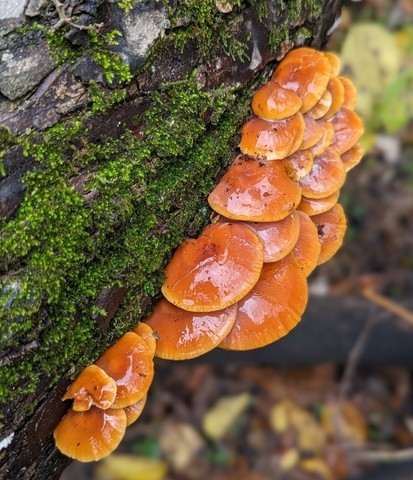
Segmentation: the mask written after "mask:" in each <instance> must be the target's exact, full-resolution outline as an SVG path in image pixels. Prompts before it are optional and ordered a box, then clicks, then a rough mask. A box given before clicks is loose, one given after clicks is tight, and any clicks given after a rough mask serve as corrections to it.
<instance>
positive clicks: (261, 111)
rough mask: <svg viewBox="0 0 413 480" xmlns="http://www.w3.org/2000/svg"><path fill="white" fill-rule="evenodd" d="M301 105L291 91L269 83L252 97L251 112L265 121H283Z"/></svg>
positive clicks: (274, 83) (271, 82)
mask: <svg viewBox="0 0 413 480" xmlns="http://www.w3.org/2000/svg"><path fill="white" fill-rule="evenodd" d="M301 105H302V101H301V100H300V98H299V97H298V96H297V95H296V94H295V93H294V92H292V91H291V90H286V89H285V88H283V87H281V85H278V83H276V82H273V81H271V80H270V81H269V82H267V83H266V84H265V85H263V86H262V87H261V88H260V89H259V90H258V92H257V93H256V94H255V95H254V96H253V98H252V102H251V108H252V111H253V112H254V113H255V115H257V116H258V117H261V118H265V119H266V120H283V119H284V118H287V117H291V115H294V114H295V113H297V112H298V111H299V110H300V108H301Z"/></svg>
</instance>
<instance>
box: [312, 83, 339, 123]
mask: <svg viewBox="0 0 413 480" xmlns="http://www.w3.org/2000/svg"><path fill="white" fill-rule="evenodd" d="M332 102H333V96H332V95H331V93H330V92H329V91H328V90H326V91H325V92H324V93H323V95H322V97H321V98H320V100H319V101H318V102H317V103H316V104H315V105H314V107H313V108H312V109H311V110H309V111H308V112H307V115H310V116H311V117H313V118H314V120H318V119H319V118H321V117H323V116H324V115H325V114H326V113H327V112H328V110H329V108H330V107H331V103H332Z"/></svg>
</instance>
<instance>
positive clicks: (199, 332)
mask: <svg viewBox="0 0 413 480" xmlns="http://www.w3.org/2000/svg"><path fill="white" fill-rule="evenodd" d="M236 316H237V304H234V305H231V306H230V307H227V308H225V309H224V310H218V311H215V312H188V311H186V310H182V308H179V307H177V306H175V305H173V304H172V303H170V302H168V301H167V300H166V299H165V298H163V299H162V300H160V301H159V302H158V304H157V305H156V307H155V310H154V312H153V313H152V315H151V316H150V317H148V318H147V319H146V320H145V322H147V323H148V325H150V327H151V328H152V329H153V330H154V332H156V334H157V336H158V341H157V342H156V356H157V357H160V358H164V359H168V360H187V359H190V358H195V357H199V356H200V355H203V354H204V353H206V352H209V351H210V350H212V349H213V348H215V347H216V346H217V345H218V344H219V343H220V342H221V341H222V340H223V338H224V337H225V336H226V335H227V334H228V332H229V331H230V330H231V328H232V326H233V325H234V322H235V317H236Z"/></svg>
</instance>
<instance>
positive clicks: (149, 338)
mask: <svg viewBox="0 0 413 480" xmlns="http://www.w3.org/2000/svg"><path fill="white" fill-rule="evenodd" d="M132 332H133V333H136V335H139V336H140V337H141V338H142V339H143V340H145V342H146V344H147V345H148V348H149V352H150V354H151V356H152V357H153V356H154V355H155V350H156V337H155V335H154V333H153V330H152V328H151V327H150V326H149V325H148V324H147V323H144V322H139V323H138V325H137V326H136V327H135V328H134V329H133V330H132Z"/></svg>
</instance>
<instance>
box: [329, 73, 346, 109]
mask: <svg viewBox="0 0 413 480" xmlns="http://www.w3.org/2000/svg"><path fill="white" fill-rule="evenodd" d="M327 90H328V91H329V92H330V93H331V98H332V102H331V105H330V108H329V109H328V110H327V112H326V113H325V115H324V117H325V118H330V117H332V116H333V115H335V114H336V113H337V112H338V111H339V110H340V108H341V107H342V106H343V104H344V86H343V84H342V82H341V81H340V80H339V79H338V78H337V77H331V78H330V81H329V82H328V85H327Z"/></svg>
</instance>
